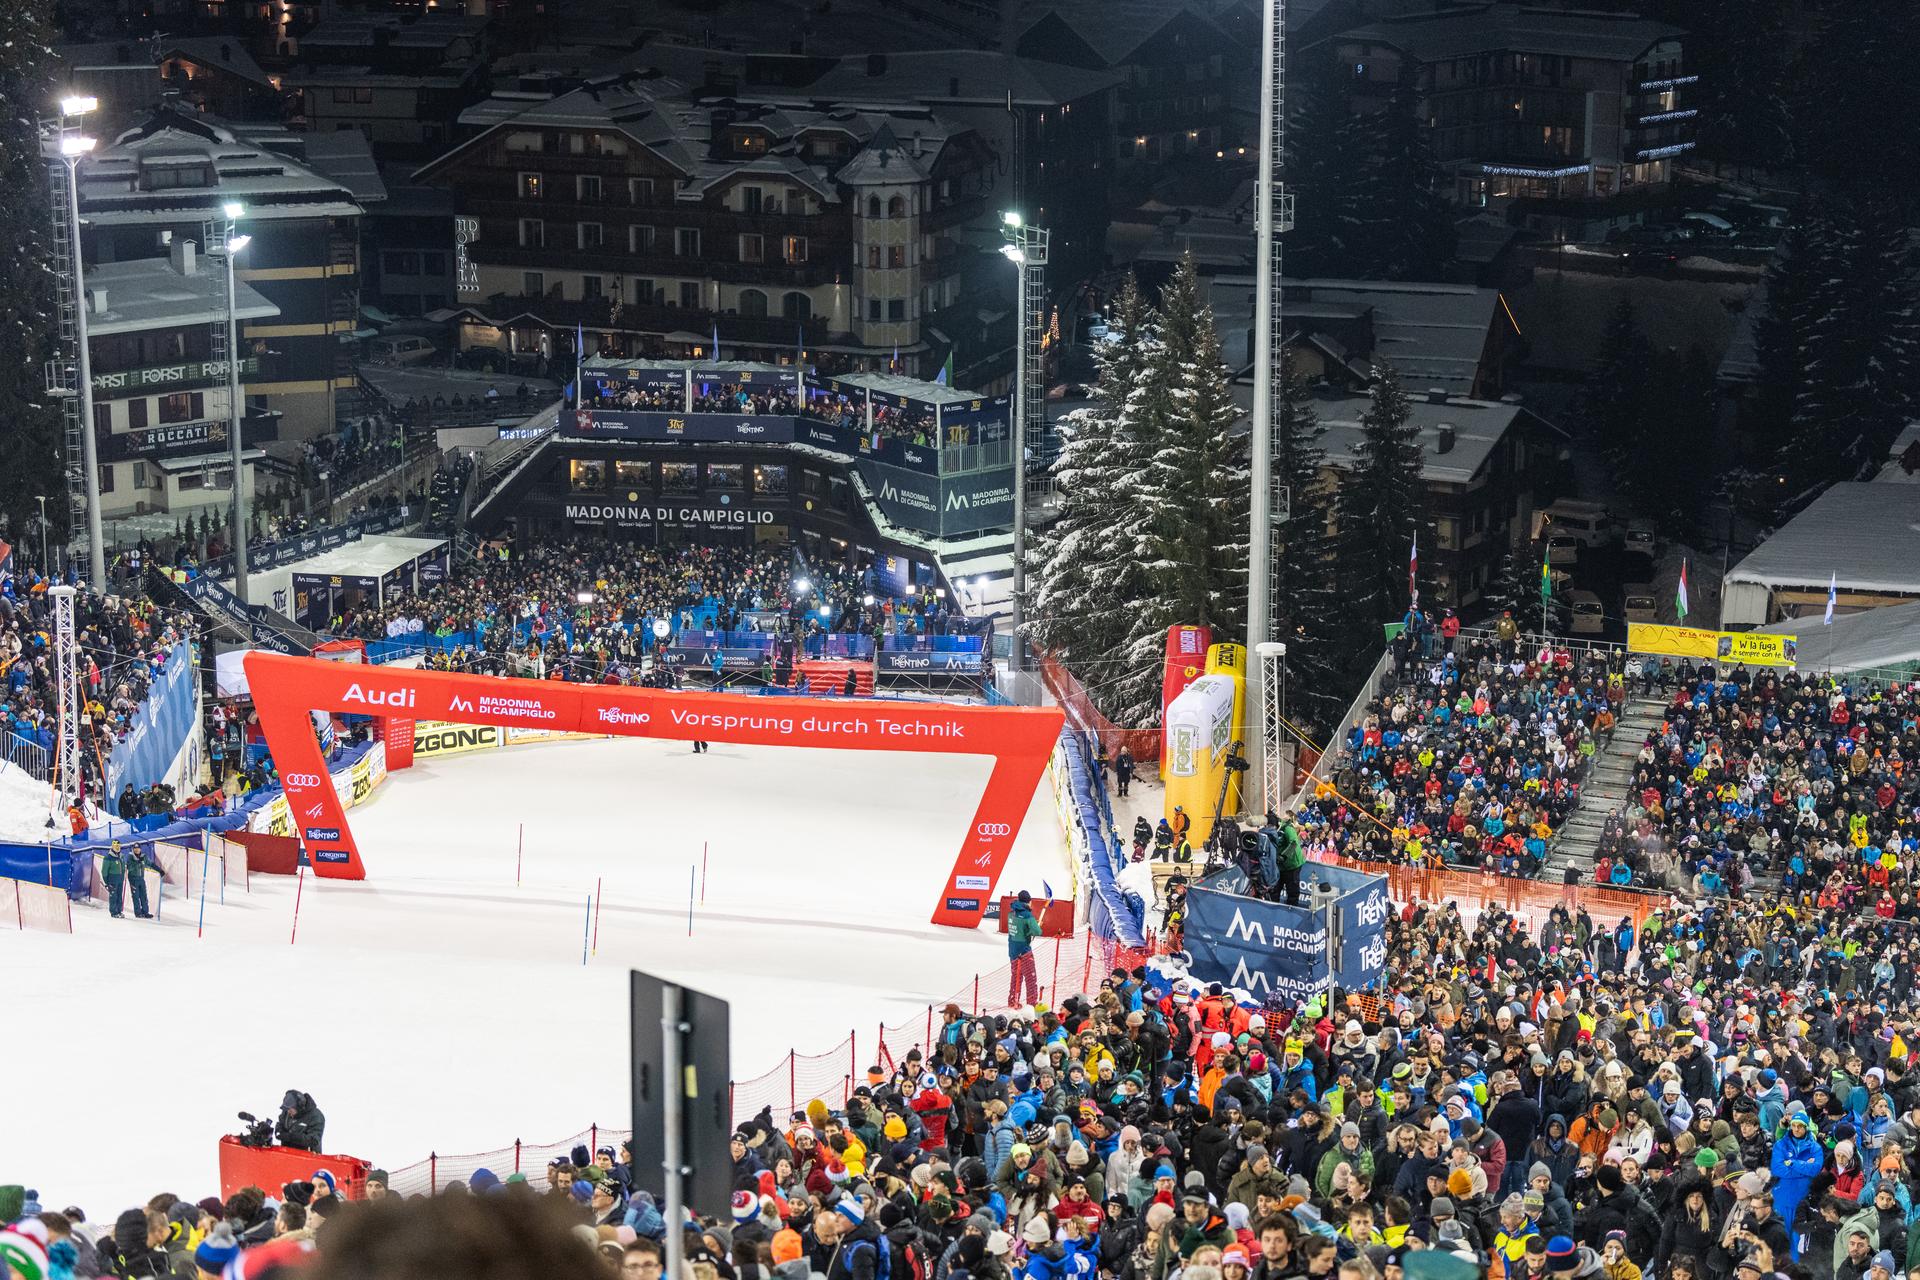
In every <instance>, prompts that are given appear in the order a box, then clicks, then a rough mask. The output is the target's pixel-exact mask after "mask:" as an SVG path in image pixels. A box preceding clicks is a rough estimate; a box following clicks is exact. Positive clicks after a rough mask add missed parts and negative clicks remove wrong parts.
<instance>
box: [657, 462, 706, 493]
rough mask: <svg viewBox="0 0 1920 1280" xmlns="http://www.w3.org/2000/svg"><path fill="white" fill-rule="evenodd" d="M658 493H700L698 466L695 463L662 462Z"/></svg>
mask: <svg viewBox="0 0 1920 1280" xmlns="http://www.w3.org/2000/svg"><path fill="white" fill-rule="evenodd" d="M660 492H662V493H698V492H700V464H699V463H697V462H663V463H661V464H660Z"/></svg>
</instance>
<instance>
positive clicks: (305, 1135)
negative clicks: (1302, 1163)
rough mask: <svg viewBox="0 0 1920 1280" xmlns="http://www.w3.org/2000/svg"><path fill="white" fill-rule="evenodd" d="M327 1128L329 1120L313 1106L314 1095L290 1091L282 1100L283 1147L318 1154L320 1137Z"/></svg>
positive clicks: (294, 1090)
mask: <svg viewBox="0 0 1920 1280" xmlns="http://www.w3.org/2000/svg"><path fill="white" fill-rule="evenodd" d="M326 1127H327V1118H326V1117H325V1116H324V1115H322V1114H321V1113H320V1108H319V1107H316V1106H315V1105H314V1104H313V1097H312V1095H310V1094H305V1093H302V1092H300V1091H299V1090H298V1089H289V1090H287V1095H286V1097H284V1098H282V1099H280V1121H279V1139H280V1145H281V1146H283V1147H292V1148H293V1149H294V1150H295V1151H312V1152H316V1153H317V1152H318V1151H319V1150H320V1135H321V1134H322V1133H323V1132H325V1130H326Z"/></svg>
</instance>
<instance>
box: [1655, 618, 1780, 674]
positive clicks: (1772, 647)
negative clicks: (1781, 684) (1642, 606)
mask: <svg viewBox="0 0 1920 1280" xmlns="http://www.w3.org/2000/svg"><path fill="white" fill-rule="evenodd" d="M1627 648H1628V650H1629V651H1631V652H1633V653H1654V654H1660V655H1662V656H1664V657H1672V658H1706V659H1709V660H1711V661H1715V662H1740V663H1745V664H1747V665H1749V666H1757V667H1790V666H1792V665H1793V664H1794V663H1795V662H1797V661H1798V660H1799V658H1800V638H1799V637H1798V636H1782V635H1772V634H1768V633H1763V632H1757V631H1707V630H1703V629H1702V628H1699V627H1667V626H1660V625H1657V624H1655V623H1651V622H1630V623H1628V624H1627Z"/></svg>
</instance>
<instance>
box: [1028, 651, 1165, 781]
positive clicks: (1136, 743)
mask: <svg viewBox="0 0 1920 1280" xmlns="http://www.w3.org/2000/svg"><path fill="white" fill-rule="evenodd" d="M1035 656H1036V657H1037V658H1038V659H1039V663H1040V682H1041V683H1042V684H1044V685H1046V687H1047V692H1048V693H1050V694H1052V695H1053V700H1054V701H1055V702H1057V703H1059V704H1060V705H1061V706H1062V707H1063V708H1065V709H1066V713H1067V723H1068V724H1070V725H1072V726H1073V727H1074V728H1075V729H1078V730H1080V731H1081V732H1083V733H1091V734H1093V735H1094V736H1095V737H1096V738H1098V739H1099V740H1100V742H1101V744H1102V745H1103V746H1105V747H1106V749H1107V750H1108V751H1110V752H1116V753H1117V752H1118V751H1119V750H1120V744H1121V743H1125V744H1126V745H1127V747H1128V748H1129V749H1130V750H1132V752H1133V758H1134V759H1135V760H1158V759H1159V758H1160V731H1159V730H1158V729H1122V728H1121V727H1120V726H1118V725H1116V724H1114V723H1113V721H1111V720H1109V719H1107V718H1106V716H1104V715H1102V714H1101V712H1100V708H1098V707H1096V706H1094V705H1093V699H1092V698H1090V697H1088V696H1087V691H1086V690H1085V689H1083V688H1081V686H1080V682H1079V681H1078V680H1077V679H1075V678H1074V675H1073V673H1072V672H1071V671H1069V670H1067V668H1066V664H1064V663H1062V662H1061V661H1060V660H1059V659H1058V658H1056V657H1054V656H1053V655H1052V654H1051V653H1048V652H1047V651H1046V650H1044V649H1041V650H1037V651H1036V654H1035Z"/></svg>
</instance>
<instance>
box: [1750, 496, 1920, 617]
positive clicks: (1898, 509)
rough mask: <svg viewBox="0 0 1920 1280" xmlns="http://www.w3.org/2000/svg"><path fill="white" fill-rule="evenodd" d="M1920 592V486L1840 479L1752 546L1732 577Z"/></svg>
mask: <svg viewBox="0 0 1920 1280" xmlns="http://www.w3.org/2000/svg"><path fill="white" fill-rule="evenodd" d="M1835 574H1837V575H1839V584H1840V589H1841V590H1842V591H1871V592H1882V593H1893V594H1898V595H1920V485H1911V484H1877V483H1865V484H1857V483H1848V484H1836V485H1834V486H1833V487H1832V488H1830V489H1828V490H1827V491H1826V492H1825V493H1823V494H1821V495H1820V496H1819V497H1817V498H1815V499H1814V500H1813V502H1812V503H1811V504H1810V505H1809V506H1808V507H1807V509H1806V510H1805V511H1802V512H1801V513H1800V514H1799V515H1797V516H1795V517H1794V518H1793V519H1792V520H1789V521H1788V522H1787V523H1786V524H1784V525H1782V526H1781V527H1780V529H1779V530H1778V531H1777V532H1776V533H1775V534H1774V535H1773V536H1772V537H1771V538H1768V539H1767V540H1766V541H1765V542H1763V543H1761V544H1760V545H1759V546H1757V547H1755V548H1754V549H1753V550H1752V551H1751V552H1749V553H1748V554H1747V556H1746V558H1745V559H1743V560H1742V561H1740V563H1739V564H1737V565H1735V566H1734V567H1733V568H1732V570H1731V571H1729V572H1728V574H1727V582H1728V583H1742V582H1744V583H1753V584H1756V585H1759V586H1763V587H1768V588H1779V587H1804V588H1807V589H1824V588H1825V587H1826V586H1827V583H1828V580H1829V578H1830V577H1831V576H1832V575H1835Z"/></svg>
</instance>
